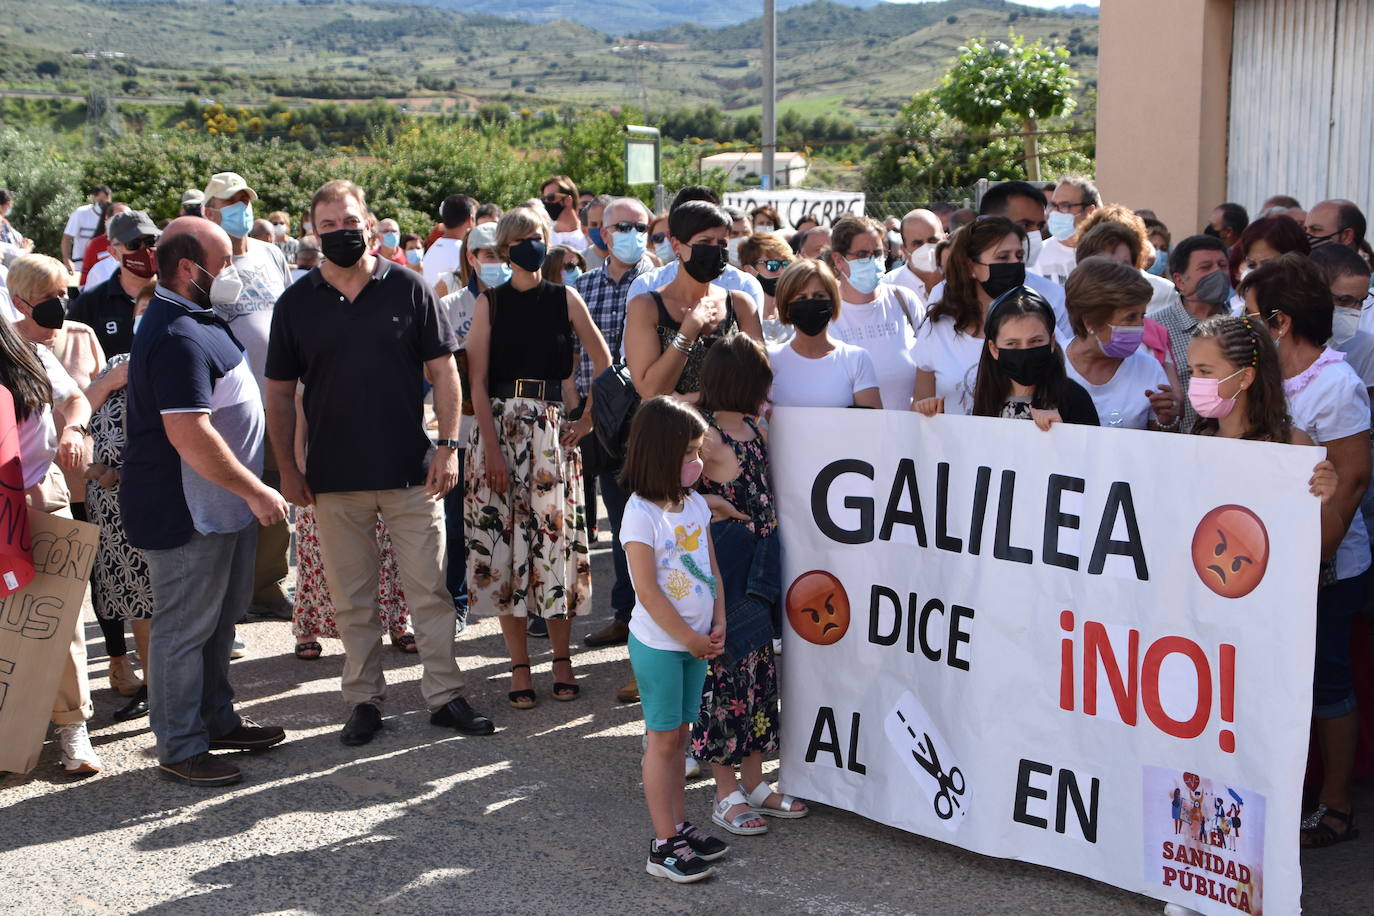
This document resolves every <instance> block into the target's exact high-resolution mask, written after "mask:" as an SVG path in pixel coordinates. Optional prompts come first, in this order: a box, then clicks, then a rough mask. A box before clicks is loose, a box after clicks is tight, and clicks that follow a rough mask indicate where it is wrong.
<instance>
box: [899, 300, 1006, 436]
mask: <svg viewBox="0 0 1374 916" xmlns="http://www.w3.org/2000/svg"><path fill="white" fill-rule="evenodd" d="M982 355H983V338H981V337H973V336H972V335H969V334H963V333H960V332H957V331H955V330H954V319H953V318H949V317H943V318H938V319H935V320H934V321H931V320H926V321H923V322H921V327H920V330H919V331H917V333H916V349H915V357H916V368H917V369H920V370H921V371H923V372H933V373H935V396H936V397H940V398H944V399H945V413H952V414H963V415H967V414H969V413H972V412H973V387H974V385H975V384H976V383H977V381H978V360H979V359H980V358H982ZM883 403H884V404H886V403H887V402H886V401H884V402H883Z"/></svg>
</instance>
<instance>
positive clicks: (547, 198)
mask: <svg viewBox="0 0 1374 916" xmlns="http://www.w3.org/2000/svg"><path fill="white" fill-rule="evenodd" d="M566 196H567V195H565V194H545V195H544V198H543V200H544V203H546V204H556V203H558V199H559V198H560V197H566Z"/></svg>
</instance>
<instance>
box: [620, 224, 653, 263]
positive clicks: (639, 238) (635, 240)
mask: <svg viewBox="0 0 1374 916" xmlns="http://www.w3.org/2000/svg"><path fill="white" fill-rule="evenodd" d="M648 245H649V233H647V232H634V231H630V232H612V233H611V254H613V255H615V259H616V260H617V261H619V262H621V263H622V264H638V263H639V259H640V258H642V257H644V250H645V249H646V248H647V247H648Z"/></svg>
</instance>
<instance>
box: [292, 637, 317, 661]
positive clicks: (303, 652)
mask: <svg viewBox="0 0 1374 916" xmlns="http://www.w3.org/2000/svg"><path fill="white" fill-rule="evenodd" d="M323 652H324V647H323V646H321V645H320V644H319V643H317V642H298V643H296V658H299V659H300V660H301V661H304V662H313V661H314V660H315V659H317V658H319V657H320V655H321V654H322V653H323Z"/></svg>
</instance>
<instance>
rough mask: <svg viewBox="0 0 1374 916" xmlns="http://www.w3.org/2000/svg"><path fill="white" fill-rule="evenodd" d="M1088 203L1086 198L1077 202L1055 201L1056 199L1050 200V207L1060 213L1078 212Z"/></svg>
mask: <svg viewBox="0 0 1374 916" xmlns="http://www.w3.org/2000/svg"><path fill="white" fill-rule="evenodd" d="M1088 205H1089V204H1088V202H1087V201H1086V200H1085V201H1082V202H1080V203H1076V204H1070V203H1055V202H1054V201H1050V209H1051V210H1054V211H1056V212H1059V213H1078V212H1079V211H1081V210H1082V209H1083V208H1084V207H1087V206H1088Z"/></svg>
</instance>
